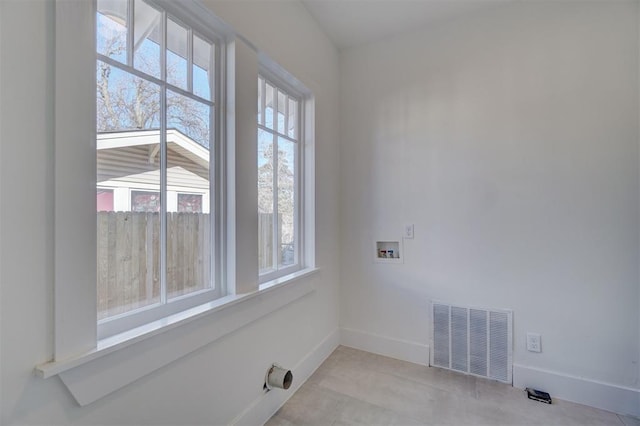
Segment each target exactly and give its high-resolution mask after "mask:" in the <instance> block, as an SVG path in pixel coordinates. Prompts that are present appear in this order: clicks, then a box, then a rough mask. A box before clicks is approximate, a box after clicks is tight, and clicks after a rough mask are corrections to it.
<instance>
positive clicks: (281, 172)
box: [277, 138, 296, 266]
mask: <svg viewBox="0 0 640 426" xmlns="http://www.w3.org/2000/svg"><path fill="white" fill-rule="evenodd" d="M295 153H296V144H295V143H293V142H291V141H289V140H287V139H284V138H278V173H277V176H278V222H279V223H278V225H279V227H278V230H279V235H278V242H279V245H280V247H279V252H278V266H289V265H293V264H294V263H295V261H296V259H295V252H296V250H295V246H294V244H295V216H296V215H295V205H296V204H295V173H296V164H295V157H296V156H295Z"/></svg>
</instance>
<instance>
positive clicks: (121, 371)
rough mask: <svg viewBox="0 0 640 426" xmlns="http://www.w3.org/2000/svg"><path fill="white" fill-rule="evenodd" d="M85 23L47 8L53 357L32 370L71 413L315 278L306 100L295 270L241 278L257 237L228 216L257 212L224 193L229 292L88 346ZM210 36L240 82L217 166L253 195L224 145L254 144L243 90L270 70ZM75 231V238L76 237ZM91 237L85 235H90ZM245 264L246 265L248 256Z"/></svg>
mask: <svg viewBox="0 0 640 426" xmlns="http://www.w3.org/2000/svg"><path fill="white" fill-rule="evenodd" d="M153 1H154V2H156V3H158V4H161V5H162V7H163V8H165V10H167V12H170V13H172V14H174V13H175V12H172V11H171V9H172V8H176V7H179V8H180V10H181V11H183V12H184V13H187V14H188V15H189V17H190V18H193V19H195V20H201V17H202V16H208V17H210V18H212V19H215V20H217V18H215V17H213V15H212V14H211V11H210V10H209V9H207V8H206V7H205V6H203V5H201V4H200V3H199V2H197V1H194V2H192V3H188V2H180V4H179V5H178V6H176V4H175V3H172V2H171V1H168V0H153ZM165 6H166V7H165ZM95 16H96V7H95V3H94V2H80V3H78V2H76V1H73V0H56V5H55V19H56V40H55V52H56V56H55V76H56V77H55V93H56V96H55V110H56V114H55V115H56V120H55V132H54V133H55V149H54V151H55V153H54V161H55V170H54V177H55V183H54V190H55V207H54V228H55V231H54V232H55V242H54V250H55V252H54V263H55V275H54V305H55V309H54V331H55V333H54V356H53V360H51V361H49V362H44V363H43V364H40V365H38V366H36V368H35V370H36V372H37V373H38V374H39V375H40V376H41V377H44V378H47V377H52V376H56V375H57V376H59V377H60V379H61V380H62V382H63V383H64V384H65V385H66V386H67V388H68V389H69V391H70V392H71V393H72V395H73V396H74V398H75V399H76V401H77V402H78V403H79V404H80V405H86V404H89V403H91V402H93V401H95V400H97V399H99V398H101V397H103V396H105V395H107V394H109V393H111V392H113V391H115V390H117V389H120V388H122V387H123V386H126V385H127V384H129V383H132V382H133V381H135V380H137V379H138V378H140V377H143V376H144V375H146V374H149V373H151V372H153V371H155V370H157V369H159V368H161V367H163V366H165V365H167V364H169V363H170V362H173V361H175V360H176V359H178V358H180V357H182V356H185V355H187V354H189V353H191V352H193V351H195V350H197V349H199V348H201V347H203V346H205V345H207V344H209V343H211V342H213V341H215V340H217V339H219V338H220V337H222V336H224V335H226V334H228V333H231V332H233V331H235V330H237V329H239V328H241V327H243V326H244V325H246V324H249V323H250V322H252V321H255V320H257V319H259V318H261V317H263V316H265V315H268V314H269V313H271V312H273V311H275V310H277V309H279V308H281V307H283V306H285V305H287V304H289V303H292V302H294V301H295V300H298V299H300V298H301V297H303V296H305V295H307V294H309V293H311V292H312V291H313V289H314V286H315V281H316V278H317V276H318V275H317V271H318V269H316V268H315V263H314V255H315V246H314V245H315V241H314V224H315V202H314V183H313V176H314V174H313V172H314V143H313V136H314V118H313V111H314V101H313V98H312V97H310V96H308V97H307V100H306V101H305V104H306V110H307V114H306V117H305V128H306V132H305V135H304V151H305V163H306V164H305V167H306V173H307V176H308V179H307V180H306V181H305V182H304V185H305V194H306V197H305V200H304V209H305V216H306V221H305V224H304V227H305V229H304V232H305V233H306V235H307V238H306V240H305V251H304V253H305V259H304V265H306V267H305V269H303V270H300V271H297V272H296V273H294V274H291V275H287V276H284V277H280V278H278V279H276V280H273V281H270V282H267V283H263V284H260V285H259V284H258V276H257V275H258V273H257V266H258V265H257V249H256V250H255V251H256V255H255V260H256V262H254V263H255V270H254V272H255V276H253V274H252V273H251V272H247V270H248V269H250V268H247V267H246V264H241V263H242V262H245V260H246V259H244V258H243V259H240V261H239V260H238V257H239V256H236V254H237V253H243V251H245V252H246V251H250V250H251V248H256V247H257V245H256V244H255V243H256V241H257V232H254V234H253V235H251V233H250V232H249V233H247V232H245V231H241V229H240V228H250V226H244V227H243V226H242V225H243V224H245V225H246V224H249V219H250V220H251V222H252V223H255V222H254V219H253V218H254V217H255V216H249V219H247V218H245V217H242V218H239V217H238V215H236V209H239V210H240V211H242V212H246V211H249V209H247V208H246V207H247V205H248V206H249V207H251V211H257V209H256V208H254V207H255V206H257V197H255V196H254V195H255V193H252V194H249V195H247V196H245V198H244V199H242V200H237V198H239V197H237V195H236V194H235V193H231V194H229V193H228V194H227V195H228V197H227V199H226V200H223V201H222V202H221V204H222V205H221V206H219V208H221V209H222V211H224V212H226V214H227V215H228V220H227V227H226V229H223V230H222V231H223V232H224V233H225V237H226V238H225V239H224V241H225V244H226V245H227V252H229V250H234V251H233V252H232V253H231V254H230V255H229V256H228V258H227V279H226V281H227V282H231V283H233V284H234V285H235V289H234V290H235V292H234V291H231V292H230V294H229V295H228V296H225V297H223V298H221V299H217V300H214V301H212V302H209V303H205V304H203V305H200V306H197V307H194V308H191V309H188V310H186V311H184V312H180V313H177V314H174V315H171V316H169V317H166V318H162V319H160V320H157V321H154V322H152V323H149V324H145V325H143V326H141V327H138V328H136V329H133V330H129V331H127V332H123V333H121V334H118V335H115V336H112V337H110V338H108V339H102V340H98V338H97V321H96V317H97V303H96V286H95V285H87V283H94V282H95V271H96V258H95V251H94V250H93V249H88V248H94V247H96V235H95V227H96V224H95V213H96V212H95V205H94V204H93V203H90V202H87V200H93V199H95V188H96V181H95V169H96V163H95V161H96V160H95V158H96V156H95V150H96V142H95V120H96V111H95V84H96V75H95V72H94V70H95V63H96V62H95V61H96V54H95V44H94V34H95ZM218 28H224V30H225V34H226V35H227V37H226V42H227V45H228V46H231V49H230V52H231V53H232V54H233V55H235V56H234V58H233V60H230V61H229V62H228V63H227V64H226V65H224V66H226V67H228V69H229V70H230V71H233V73H232V74H233V75H231V76H230V78H231V79H232V80H233V79H237V80H240V83H243V84H236V85H233V84H231V85H230V86H229V87H232V89H233V91H234V92H235V93H229V94H227V99H226V102H225V103H226V104H229V105H231V104H235V105H239V104H241V103H242V105H241V106H239V107H238V109H237V110H236V111H234V114H229V116H227V124H228V125H227V134H228V137H229V138H230V140H231V142H229V143H228V144H227V145H226V146H225V145H224V144H223V145H222V149H223V150H228V152H224V153H223V154H222V156H224V157H225V158H227V164H223V167H226V168H227V171H226V173H227V176H228V177H229V179H228V181H227V186H228V187H229V188H235V187H234V186H233V185H236V184H237V182H236V181H237V180H239V179H238V178H239V177H241V178H243V179H245V182H244V183H243V184H244V185H245V186H244V187H241V188H247V189H248V188H256V191H257V186H256V185H255V180H254V181H252V182H251V181H250V182H247V181H246V178H244V177H242V174H241V170H239V168H236V167H235V164H233V162H231V161H229V159H235V158H236V156H237V155H238V153H237V152H235V150H236V144H235V143H233V138H234V137H239V138H241V139H240V140H244V141H248V140H254V141H255V140H256V139H257V138H256V137H255V136H256V135H257V132H256V127H255V122H256V120H255V116H256V115H255V106H256V102H255V100H256V99H255V96H256V94H257V90H252V89H253V88H255V86H251V82H257V79H258V58H260V62H261V63H270V62H269V60H268V59H267V58H266V57H264V55H263V54H262V53H256V51H257V49H255V47H253V46H252V45H251V44H250V43H249V42H247V41H246V40H244V39H243V38H242V37H241V36H239V35H237V34H235V33H233V31H232V30H231V29H230V28H229V27H228V26H226V24H224V23H222V22H221V21H220V22H219V27H218ZM194 29H196V28H194ZM223 60H224V58H223ZM271 68H272V69H278V68H277V65H276V64H275V63H272V64H271ZM281 71H282V72H281V75H284V76H286V77H290V78H291V81H293V82H294V84H300V83H299V82H297V80H295V79H294V78H293V77H291V76H287V75H286V72H285V71H284V70H281ZM234 81H235V80H233V81H232V82H231V83H233V82H234ZM300 87H302V90H301V92H302V91H303V90H305V89H304V87H303V86H302V85H301V84H300ZM220 89H221V90H222V89H225V88H224V87H222V88H220ZM241 92H242V93H241ZM230 116H231V118H230ZM252 124H253V126H252ZM218 128H220V127H218ZM251 138H253V139H251ZM247 145H251V144H247ZM255 148H256V147H255V145H254V146H253V147H251V146H249V147H245V153H244V154H245V155H246V153H253V157H251V158H250V160H251V161H252V164H255V158H256V157H255V155H256V154H255V153H256V149H255ZM240 154H242V153H240ZM244 160H247V158H244ZM245 164H249V163H245ZM254 177H255V176H254ZM249 192H250V191H249ZM223 196H224V194H223ZM242 207H245V209H241V208H242ZM242 220H244V222H242ZM238 222H240V223H238ZM78 229H81V230H83V232H78ZM92 229H93V230H94V232H91V230H92ZM256 231H257V227H256ZM242 232H245V234H242ZM248 258H249V260H253V258H252V257H251V256H248ZM242 274H244V275H242ZM150 352H153V353H154V357H153V358H152V359H150V358H149V357H148V353H150Z"/></svg>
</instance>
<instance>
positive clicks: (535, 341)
mask: <svg viewBox="0 0 640 426" xmlns="http://www.w3.org/2000/svg"><path fill="white" fill-rule="evenodd" d="M527 350H528V351H529V352H542V346H541V345H540V335H539V334H538V333H527Z"/></svg>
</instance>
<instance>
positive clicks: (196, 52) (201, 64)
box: [193, 35, 213, 101]
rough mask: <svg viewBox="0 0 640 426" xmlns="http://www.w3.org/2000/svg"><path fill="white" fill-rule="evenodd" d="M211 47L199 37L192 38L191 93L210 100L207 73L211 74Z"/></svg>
mask: <svg viewBox="0 0 640 426" xmlns="http://www.w3.org/2000/svg"><path fill="white" fill-rule="evenodd" d="M211 51H212V45H211V43H208V42H206V41H204V40H202V39H201V38H200V37H198V36H196V35H194V36H193V93H194V94H196V95H198V96H201V97H203V98H205V99H207V100H209V101H210V100H211V87H210V84H209V83H210V81H212V80H213V79H210V75H209V73H210V72H211V69H210V68H211V54H212V52H211Z"/></svg>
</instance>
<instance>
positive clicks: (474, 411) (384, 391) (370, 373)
mask: <svg viewBox="0 0 640 426" xmlns="http://www.w3.org/2000/svg"><path fill="white" fill-rule="evenodd" d="M552 397H553V395H552ZM354 424H359V425H382V424H388V425H424V424H426V425H581V426H582V425H617V426H622V425H627V426H640V420H638V419H635V418H631V417H625V416H618V415H616V414H614V413H611V412H608V411H603V410H598V409H595V408H591V407H587V406H584V405H579V404H573V403H570V402H565V401H560V400H557V399H554V401H553V405H547V404H543V403H540V402H536V401H531V400H529V399H527V397H526V395H524V392H523V391H521V390H518V389H515V388H513V387H511V386H509V385H505V384H503V383H498V382H494V381H491V380H485V379H481V378H476V377H473V376H466V375H463V374H459V373H453V372H450V371H446V370H442V369H437V368H428V367H424V366H420V365H417V364H412V363H408V362H404V361H398V360H395V359H392V358H387V357H383V356H380V355H375V354H371V353H368V352H363V351H359V350H356V349H351V348H347V347H344V346H340V347H338V349H336V350H335V352H334V353H333V354H332V355H331V356H330V357H329V358H328V359H327V360H326V361H325V362H324V363H323V364H322V365H321V366H320V367H319V368H318V370H317V371H316V372H315V373H314V374H313V375H312V376H311V377H310V378H309V380H308V381H307V382H306V383H305V384H304V385H302V387H300V389H299V390H298V391H297V392H296V393H295V394H294V395H293V396H292V397H291V399H289V401H287V403H286V404H285V405H284V406H283V407H282V408H281V409H280V410H279V411H278V412H277V413H276V414H275V415H274V416H273V417H272V418H271V419H270V420H269V421H268V422H267V425H268V426H278V425H354Z"/></svg>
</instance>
